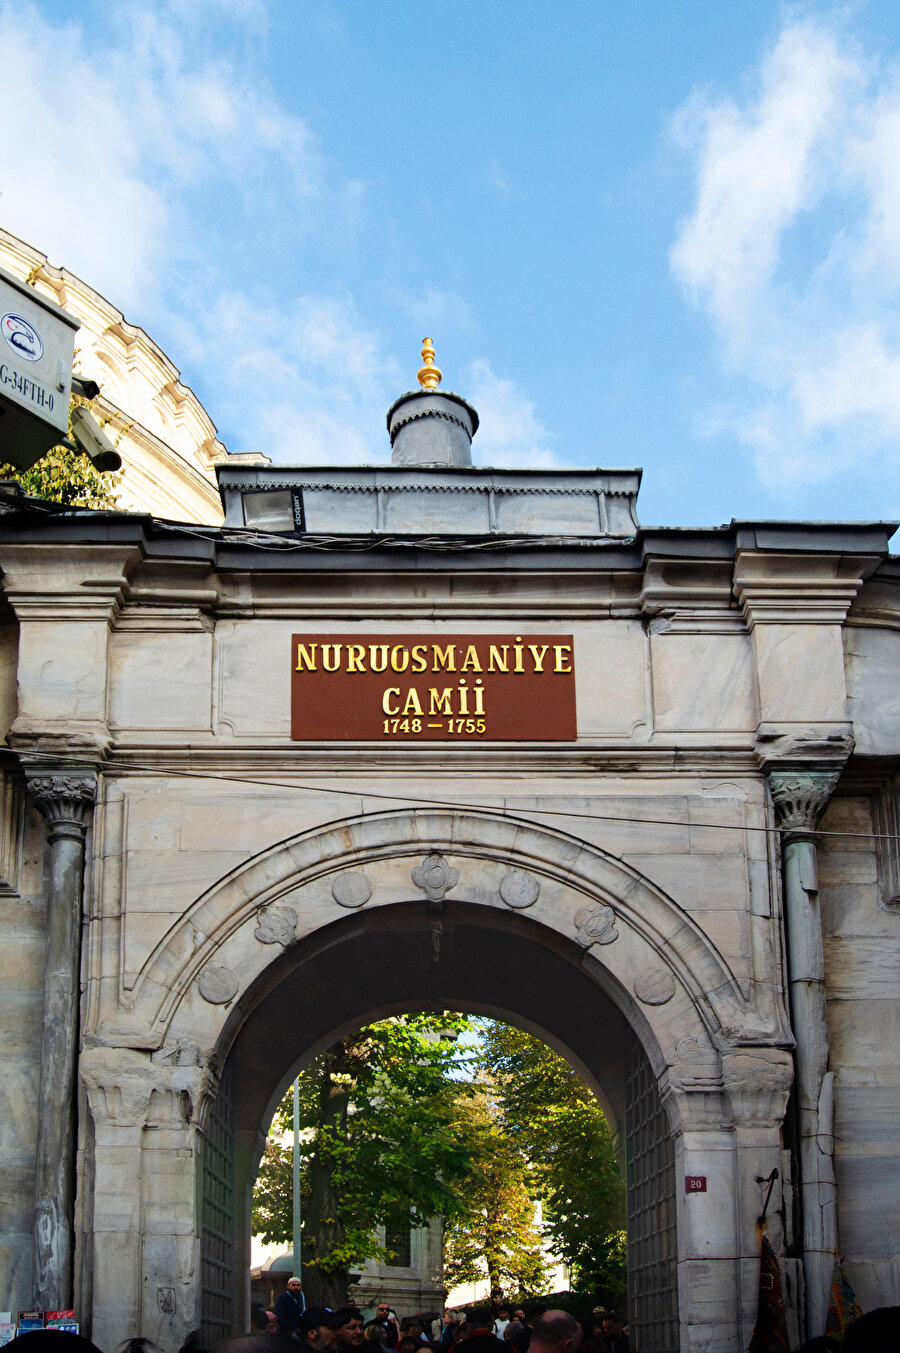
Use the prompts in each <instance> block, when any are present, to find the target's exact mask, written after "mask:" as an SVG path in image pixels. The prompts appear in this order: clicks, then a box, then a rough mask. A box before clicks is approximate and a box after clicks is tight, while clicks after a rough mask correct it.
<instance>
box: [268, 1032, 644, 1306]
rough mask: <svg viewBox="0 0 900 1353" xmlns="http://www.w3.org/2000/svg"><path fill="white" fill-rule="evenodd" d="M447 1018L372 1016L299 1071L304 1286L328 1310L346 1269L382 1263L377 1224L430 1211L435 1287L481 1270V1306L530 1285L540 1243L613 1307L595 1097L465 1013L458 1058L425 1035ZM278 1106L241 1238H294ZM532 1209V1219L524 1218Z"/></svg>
mask: <svg viewBox="0 0 900 1353" xmlns="http://www.w3.org/2000/svg"><path fill="white" fill-rule="evenodd" d="M467 1027H469V1028H471V1027H472V1026H471V1022H470V1021H467V1020H465V1019H464V1018H463V1017H461V1016H448V1015H433V1014H432V1015H418V1016H403V1017H400V1018H396V1019H388V1020H380V1021H378V1022H377V1023H375V1024H371V1025H368V1026H367V1027H366V1028H364V1029H361V1030H360V1032H359V1033H358V1034H357V1035H356V1036H355V1037H353V1038H350V1039H344V1040H342V1041H341V1042H339V1043H336V1044H335V1045H334V1046H333V1047H332V1048H330V1049H328V1051H327V1052H325V1053H323V1054H322V1055H321V1056H320V1057H318V1058H316V1060H315V1061H314V1062H313V1063H312V1064H311V1065H310V1067H309V1068H307V1070H306V1071H304V1072H303V1073H302V1075H301V1077H300V1106H301V1108H300V1130H301V1134H302V1140H301V1180H302V1190H301V1193H302V1212H303V1217H304V1222H303V1256H304V1281H305V1282H306V1288H307V1296H308V1298H309V1299H310V1301H312V1302H316V1303H319V1302H321V1303H324V1304H326V1305H339V1304H342V1303H343V1302H344V1300H345V1299H346V1293H347V1284H348V1272H349V1270H350V1269H353V1268H356V1267H358V1266H359V1265H361V1264H363V1263H364V1262H365V1260H366V1259H369V1258H387V1257H388V1256H387V1255H386V1254H385V1251H384V1248H383V1247H382V1246H381V1245H380V1244H379V1242H378V1239H377V1236H376V1228H377V1227H378V1226H385V1227H388V1228H391V1227H396V1226H405V1225H407V1224H411V1225H412V1226H424V1225H425V1224H426V1223H427V1221H428V1219H429V1218H430V1217H433V1216H442V1217H443V1218H444V1241H445V1244H444V1281H445V1282H446V1283H447V1284H448V1285H450V1286H453V1285H456V1284H458V1283H463V1282H471V1281H476V1280H478V1279H483V1278H487V1279H488V1280H489V1283H490V1291H491V1299H492V1300H493V1301H499V1300H501V1299H511V1298H513V1297H515V1296H517V1295H518V1294H521V1293H525V1292H530V1293H536V1292H539V1291H540V1290H541V1289H542V1288H543V1287H544V1286H545V1284H546V1282H547V1278H548V1262H547V1254H546V1250H547V1245H546V1243H545V1242H549V1245H550V1248H551V1249H552V1251H553V1253H554V1254H555V1255H556V1256H558V1258H559V1259H561V1260H562V1262H564V1263H565V1264H566V1265H568V1267H569V1268H570V1269H571V1271H572V1277H573V1282H574V1284H575V1285H576V1286H582V1287H586V1288H589V1289H590V1290H594V1289H595V1288H599V1289H600V1290H601V1291H602V1292H603V1294H604V1295H605V1296H606V1297H607V1299H608V1300H609V1301H611V1302H619V1301H621V1298H622V1293H623V1291H624V1272H625V1247H624V1231H623V1229H622V1228H623V1224H624V1222H623V1216H624V1187H623V1184H622V1178H621V1173H620V1170H619V1166H618V1163H617V1161H616V1158H615V1154H614V1152H613V1147H612V1142H611V1139H610V1134H609V1129H608V1127H607V1125H606V1120H605V1119H604V1117H603V1114H602V1112H601V1110H600V1108H599V1105H598V1104H597V1101H596V1099H595V1098H594V1096H593V1095H592V1093H591V1092H590V1090H589V1089H588V1088H587V1086H586V1085H585V1084H584V1083H583V1081H581V1079H580V1078H579V1076H578V1075H577V1073H576V1072H575V1071H574V1070H573V1069H572V1067H571V1066H569V1064H568V1063H567V1062H566V1061H565V1060H564V1059H563V1058H562V1057H560V1056H559V1055H558V1054H557V1053H555V1052H553V1051H551V1049H550V1048H548V1047H547V1046H546V1045H545V1044H543V1043H541V1042H540V1041H539V1040H538V1039H535V1038H532V1037H531V1035H529V1034H525V1033H523V1032H522V1031H521V1030H518V1029H514V1028H512V1027H510V1026H509V1025H504V1024H498V1023H495V1022H494V1021H492V1020H484V1021H478V1023H477V1033H478V1037H477V1039H476V1051H475V1053H474V1055H473V1057H472V1058H470V1059H469V1061H468V1062H466V1061H465V1060H464V1059H462V1058H461V1057H460V1055H459V1053H458V1050H457V1049H456V1048H455V1047H454V1044H453V1043H452V1042H450V1041H447V1040H446V1039H442V1038H441V1037H440V1036H439V1035H440V1034H441V1033H442V1032H446V1031H452V1032H454V1033H458V1032H460V1031H462V1030H465V1029H466V1028H467ZM291 1118H292V1096H291V1094H290V1093H289V1094H288V1095H287V1096H286V1097H285V1099H284V1100H283V1101H282V1104H281V1106H280V1108H279V1110H278V1112H277V1114H276V1117H275V1121H274V1123H273V1132H274V1133H275V1134H276V1139H270V1141H269V1142H268V1144H267V1146H266V1150H265V1154H264V1156H263V1160H262V1164H261V1167H260V1171H259V1177H258V1179H257V1186H256V1191H255V1194H254V1210H253V1225H254V1231H255V1233H257V1234H260V1235H261V1236H262V1237H263V1239H264V1240H266V1241H275V1242H281V1243H285V1244H287V1243H289V1242H290V1240H291V1235H292V1209H291V1196H292V1148H291V1147H290V1146H289V1145H288V1146H285V1145H282V1144H280V1143H279V1141H278V1140H277V1135H279V1134H282V1133H284V1132H286V1131H287V1129H288V1128H289V1127H290V1124H291ZM536 1204H540V1207H541V1209H542V1212H543V1219H542V1221H541V1222H540V1223H539V1222H538V1221H537V1220H536Z"/></svg>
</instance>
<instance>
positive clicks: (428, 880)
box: [410, 851, 459, 902]
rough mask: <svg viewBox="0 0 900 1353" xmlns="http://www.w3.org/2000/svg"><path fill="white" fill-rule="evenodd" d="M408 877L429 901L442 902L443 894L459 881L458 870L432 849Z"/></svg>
mask: <svg viewBox="0 0 900 1353" xmlns="http://www.w3.org/2000/svg"><path fill="white" fill-rule="evenodd" d="M410 878H411V879H412V881H413V883H414V884H415V885H416V887H417V888H418V889H419V891H420V892H423V893H424V894H425V896H426V897H427V898H428V901H429V902H443V900H444V897H445V895H446V894H447V893H449V892H450V890H451V888H455V887H456V885H457V883H459V870H458V869H454V868H453V866H452V865H449V864H448V863H447V861H446V860H445V859H444V857H443V855H441V854H440V853H439V852H438V851H432V853H431V854H430V855H426V856H425V859H424V860H423V861H422V863H421V864H420V865H418V866H417V867H416V868H415V869H413V870H411V872H410Z"/></svg>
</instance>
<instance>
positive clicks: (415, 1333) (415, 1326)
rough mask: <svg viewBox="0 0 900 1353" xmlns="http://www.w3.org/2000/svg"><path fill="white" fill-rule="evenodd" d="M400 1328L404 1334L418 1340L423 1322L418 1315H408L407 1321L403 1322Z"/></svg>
mask: <svg viewBox="0 0 900 1353" xmlns="http://www.w3.org/2000/svg"><path fill="white" fill-rule="evenodd" d="M400 1328H401V1329H402V1331H403V1333H404V1334H409V1335H411V1336H412V1338H413V1339H418V1337H419V1335H420V1334H421V1333H422V1322H421V1320H420V1319H419V1317H418V1316H417V1315H408V1316H407V1317H406V1319H405V1320H404V1321H402V1323H401V1325H400Z"/></svg>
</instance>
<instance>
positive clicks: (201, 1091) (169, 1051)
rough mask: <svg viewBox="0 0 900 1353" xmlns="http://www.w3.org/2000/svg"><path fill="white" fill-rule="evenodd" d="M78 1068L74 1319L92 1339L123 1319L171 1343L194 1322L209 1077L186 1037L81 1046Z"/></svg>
mask: <svg viewBox="0 0 900 1353" xmlns="http://www.w3.org/2000/svg"><path fill="white" fill-rule="evenodd" d="M80 1074H81V1083H82V1086H83V1088H84V1092H85V1095H86V1098H87V1103H88V1108H89V1112H90V1118H91V1127H92V1148H91V1149H90V1150H89V1151H86V1152H85V1163H84V1170H83V1179H84V1182H83V1187H84V1190H85V1193H86V1194H90V1196H91V1208H90V1211H91V1218H92V1221H91V1227H92V1234H91V1241H92V1252H91V1260H90V1268H91V1271H90V1275H89V1282H87V1283H85V1284H84V1287H85V1291H86V1293H87V1292H89V1299H87V1300H86V1301H85V1305H84V1308H83V1312H82V1313H83V1318H84V1319H85V1322H86V1324H88V1326H89V1332H90V1337H91V1339H92V1340H93V1341H94V1343H95V1344H96V1345H97V1346H98V1347H101V1348H106V1349H110V1348H113V1347H114V1345H115V1341H116V1339H117V1338H118V1337H119V1335H120V1333H121V1331H122V1329H123V1328H124V1329H131V1330H139V1331H140V1332H141V1333H143V1334H145V1335H147V1337H149V1338H151V1339H153V1340H154V1342H156V1343H158V1344H159V1345H160V1346H161V1347H162V1348H166V1349H174V1348H178V1347H180V1345H181V1344H182V1343H184V1341H185V1339H186V1338H187V1336H188V1334H189V1333H190V1331H191V1330H192V1329H196V1328H197V1326H198V1325H199V1323H200V1276H199V1275H200V1244H199V1235H200V1229H201V1225H202V1221H201V1216H200V1215H199V1211H198V1209H199V1207H200V1202H199V1194H198V1188H197V1148H198V1143H199V1129H198V1119H199V1116H200V1115H201V1112H202V1104H203V1101H204V1099H205V1097H206V1096H207V1095H209V1094H210V1093H212V1090H213V1087H214V1081H213V1079H212V1077H211V1074H210V1072H209V1069H208V1068H207V1066H206V1065H205V1064H204V1063H203V1060H202V1057H201V1055H200V1053H199V1050H198V1049H197V1048H196V1045H190V1044H185V1045H182V1046H181V1047H177V1046H176V1047H171V1048H170V1047H166V1048H163V1049H160V1050H159V1051H157V1052H155V1053H152V1054H151V1053H149V1052H139V1051H136V1050H135V1049H133V1048H110V1047H87V1048H85V1049H84V1051H83V1052H82V1054H81V1059H80Z"/></svg>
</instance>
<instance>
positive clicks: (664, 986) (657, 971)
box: [634, 968, 675, 1005]
mask: <svg viewBox="0 0 900 1353" xmlns="http://www.w3.org/2000/svg"><path fill="white" fill-rule="evenodd" d="M634 994H635V996H637V998H638V1000H639V1001H643V1002H644V1005H665V1003H666V1001H671V999H672V997H673V996H674V995H675V978H674V977H673V976H672V974H671V973H670V972H669V970H668V968H644V969H643V971H642V972H639V973H638V975H637V977H636V978H635V979H634Z"/></svg>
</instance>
